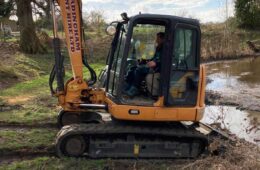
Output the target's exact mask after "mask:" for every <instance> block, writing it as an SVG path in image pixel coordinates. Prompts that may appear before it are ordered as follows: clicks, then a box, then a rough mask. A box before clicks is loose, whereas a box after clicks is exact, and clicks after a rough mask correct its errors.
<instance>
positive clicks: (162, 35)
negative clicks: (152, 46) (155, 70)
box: [156, 32, 165, 46]
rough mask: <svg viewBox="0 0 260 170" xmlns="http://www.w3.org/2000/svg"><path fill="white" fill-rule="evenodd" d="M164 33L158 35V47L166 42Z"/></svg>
mask: <svg viewBox="0 0 260 170" xmlns="http://www.w3.org/2000/svg"><path fill="white" fill-rule="evenodd" d="M164 36H165V34H164V32H158V33H157V34H156V43H157V46H159V45H161V44H162V43H163V42H164Z"/></svg>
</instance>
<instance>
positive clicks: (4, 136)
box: [0, 129, 57, 153]
mask: <svg viewBox="0 0 260 170" xmlns="http://www.w3.org/2000/svg"><path fill="white" fill-rule="evenodd" d="M56 133H57V130H53V129H52V130H50V129H30V130H28V129H16V130H1V131H0V143H1V145H0V153H1V150H10V151H14V150H19V149H23V148H30V149H34V148H36V147H40V146H51V145H52V144H53V143H54V139H55V135H56Z"/></svg>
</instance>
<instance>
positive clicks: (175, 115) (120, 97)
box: [49, 0, 212, 158]
mask: <svg viewBox="0 0 260 170" xmlns="http://www.w3.org/2000/svg"><path fill="white" fill-rule="evenodd" d="M52 5H53V7H52V11H53V18H54V39H53V44H54V54H55V65H54V67H53V69H52V72H51V74H50V79H49V85H50V90H51V92H52V95H53V96H56V97H57V98H58V103H59V105H60V106H61V107H62V110H61V111H60V112H59V115H58V125H59V126H60V127H61V129H60V131H59V132H58V134H57V137H56V151H57V154H58V156H61V157H62V156H68V157H82V156H86V157H90V158H105V157H109V158H195V157H197V156H199V155H200V154H201V153H203V152H205V150H207V147H208V145H209V143H210V141H209V132H210V131H212V129H211V128H210V127H208V126H205V125H204V128H206V129H207V130H208V133H207V134H205V133H201V130H199V129H200V128H201V123H199V121H200V120H201V119H202V117H203V113H204V108H205V104H204V98H205V82H206V79H205V67H204V66H203V65H200V41H201V31H200V25H199V22H198V21H197V20H195V19H188V18H182V17H176V16H170V15H156V14H138V15H136V16H132V17H128V16H127V14H126V13H122V14H121V18H122V19H121V20H119V21H114V22H112V23H111V24H109V26H108V27H107V33H108V34H109V35H111V36H113V40H112V43H111V47H110V50H109V53H108V56H107V61H106V64H107V66H106V68H105V69H104V70H103V71H102V72H101V73H100V75H99V76H98V77H97V76H96V73H95V71H94V69H92V68H91V67H90V65H89V63H88V60H87V57H86V54H87V52H86V50H85V47H84V46H85V42H84V39H85V38H84V37H85V33H84V29H83V20H82V4H81V1H80V0H58V1H57V3H56V2H53V4H52ZM55 6H59V9H60V13H61V16H62V22H63V27H64V31H65V36H66V47H67V49H68V54H69V56H70V62H71V67H72V73H73V77H72V78H71V79H69V80H68V81H67V82H66V83H65V84H64V75H65V73H64V72H65V71H64V66H63V61H64V56H63V55H62V54H61V48H60V44H61V43H60V39H59V37H58V34H57V24H56V23H57V22H56V19H55V18H56V17H55V11H56V10H55ZM159 32H160V33H163V35H164V42H163V44H162V51H161V55H160V62H159V64H160V70H159V71H155V70H153V69H149V72H148V73H147V74H146V75H145V76H144V78H143V80H142V81H141V83H140V86H139V87H138V88H139V89H138V91H139V92H138V93H137V94H136V95H134V96H129V95H126V93H125V88H126V87H127V85H128V84H127V82H126V77H127V75H128V74H129V73H130V72H131V70H135V69H136V68H138V67H147V64H146V63H147V61H151V58H152V57H153V56H154V52H155V45H154V39H155V37H156V35H157V33H159ZM157 64H158V63H157ZM83 67H86V68H87V70H88V71H89V73H90V77H91V78H90V80H86V79H85V78H84V77H83ZM97 80H98V82H97V83H96V81H97ZM55 81H56V87H55V88H54V82H55ZM96 84H98V85H96Z"/></svg>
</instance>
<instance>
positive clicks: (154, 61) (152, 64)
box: [125, 32, 165, 97]
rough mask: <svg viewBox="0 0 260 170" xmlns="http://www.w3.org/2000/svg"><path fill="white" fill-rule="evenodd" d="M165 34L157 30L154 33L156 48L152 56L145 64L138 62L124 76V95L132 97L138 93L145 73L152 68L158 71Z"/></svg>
mask: <svg viewBox="0 0 260 170" xmlns="http://www.w3.org/2000/svg"><path fill="white" fill-rule="evenodd" d="M164 37H165V34H164V33H163V32H158V33H157V34H156V44H157V46H156V50H155V53H154V56H153V57H152V58H151V59H150V60H148V62H147V63H146V64H139V65H138V66H137V67H136V68H135V69H134V70H132V71H131V72H129V73H128V75H127V76H126V82H127V86H126V88H125V93H126V95H128V96H130V97H134V96H136V95H138V94H139V89H140V84H141V82H142V81H143V80H144V79H145V77H146V75H147V74H148V73H149V72H150V71H151V70H152V71H153V72H154V73H156V72H160V69H161V68H160V67H161V63H160V62H161V55H162V48H163V42H164Z"/></svg>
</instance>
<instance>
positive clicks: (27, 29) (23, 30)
mask: <svg viewBox="0 0 260 170" xmlns="http://www.w3.org/2000/svg"><path fill="white" fill-rule="evenodd" d="M15 2H16V6H17V17H18V22H19V28H20V35H21V36H20V48H21V50H22V51H23V52H25V53H30V54H35V53H43V52H45V49H44V47H43V46H42V44H41V43H40V41H39V39H38V37H37V35H36V32H35V25H34V22H33V18H32V6H31V2H32V0H15Z"/></svg>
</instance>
